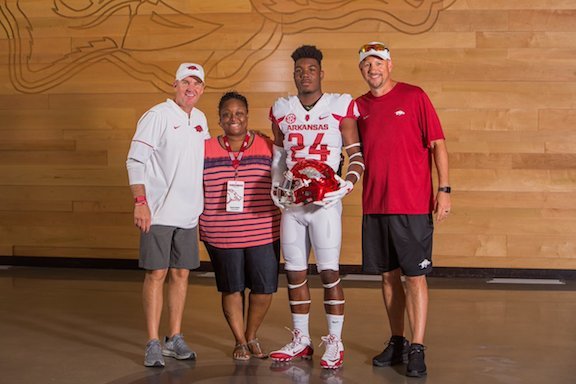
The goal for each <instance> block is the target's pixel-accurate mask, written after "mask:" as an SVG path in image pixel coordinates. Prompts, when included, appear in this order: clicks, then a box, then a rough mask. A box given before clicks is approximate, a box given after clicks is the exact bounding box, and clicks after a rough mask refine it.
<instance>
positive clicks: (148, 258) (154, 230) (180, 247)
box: [138, 225, 200, 270]
mask: <svg viewBox="0 0 576 384" xmlns="http://www.w3.org/2000/svg"><path fill="white" fill-rule="evenodd" d="M197 233H198V227H197V226H196V227H194V228H190V229H183V228H177V227H169V226H166V225H153V226H151V227H150V231H149V232H148V233H141V234H140V261H139V263H138V266H139V267H140V268H143V269H148V270H156V269H168V268H175V269H196V268H198V267H199V266H200V257H199V256H198V234H197Z"/></svg>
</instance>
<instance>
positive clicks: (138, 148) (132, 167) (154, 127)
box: [126, 111, 164, 185]
mask: <svg viewBox="0 0 576 384" xmlns="http://www.w3.org/2000/svg"><path fill="white" fill-rule="evenodd" d="M163 125H164V124H163V123H162V119H161V117H160V115H159V113H157V112H152V111H148V112H146V113H145V114H144V115H143V116H142V117H141V118H140V120H139V121H138V125H137V127H136V133H135V134H134V138H133V139H132V143H131V144H130V150H129V151H128V159H127V160H126V169H127V170H128V180H129V182H130V185H134V184H144V175H145V169H146V162H147V161H148V159H149V158H150V156H152V154H153V153H154V150H155V149H156V147H157V144H158V143H159V142H160V138H161V136H162V132H163Z"/></svg>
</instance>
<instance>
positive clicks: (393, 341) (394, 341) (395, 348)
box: [372, 336, 410, 367]
mask: <svg viewBox="0 0 576 384" xmlns="http://www.w3.org/2000/svg"><path fill="white" fill-rule="evenodd" d="M409 348H410V342H408V340H406V338H405V337H403V336H392V337H391V338H390V341H388V345H387V346H386V348H384V350H383V351H382V353H381V354H379V355H377V356H374V358H373V359H372V365H374V366H376V367H389V366H391V365H396V364H402V363H407V362H408V350H409Z"/></svg>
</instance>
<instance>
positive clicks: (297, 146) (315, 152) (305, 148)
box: [270, 93, 355, 171]
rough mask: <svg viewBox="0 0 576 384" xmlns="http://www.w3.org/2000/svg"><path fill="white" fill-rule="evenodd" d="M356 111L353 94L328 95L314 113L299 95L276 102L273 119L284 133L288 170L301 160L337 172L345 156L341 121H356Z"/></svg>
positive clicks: (316, 106)
mask: <svg viewBox="0 0 576 384" xmlns="http://www.w3.org/2000/svg"><path fill="white" fill-rule="evenodd" d="M354 109H355V108H354V99H353V98H352V96H350V95H349V94H338V93H325V94H323V95H322V97H321V98H320V100H318V102H317V103H316V105H315V106H314V107H313V108H312V109H311V110H310V111H307V110H306V109H305V108H304V107H303V106H302V104H301V103H300V100H299V99H298V97H297V96H288V97H281V98H279V99H278V100H276V102H275V103H274V105H273V106H272V109H271V110H270V119H271V120H272V121H273V122H275V123H276V124H278V126H279V127H280V130H281V131H282V133H283V134H284V149H285V150H286V152H287V154H288V155H287V156H286V165H287V166H288V169H292V167H293V166H294V164H296V162H298V161H299V160H319V161H322V162H324V163H326V164H328V165H329V166H330V167H332V169H334V171H337V170H338V167H339V165H340V154H341V153H342V134H341V133H340V122H341V121H342V119H344V118H354Z"/></svg>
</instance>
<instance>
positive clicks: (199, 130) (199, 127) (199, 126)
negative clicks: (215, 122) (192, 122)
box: [194, 125, 202, 132]
mask: <svg viewBox="0 0 576 384" xmlns="http://www.w3.org/2000/svg"><path fill="white" fill-rule="evenodd" d="M194 129H195V130H196V132H202V126H201V125H197V126H195V127H194Z"/></svg>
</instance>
